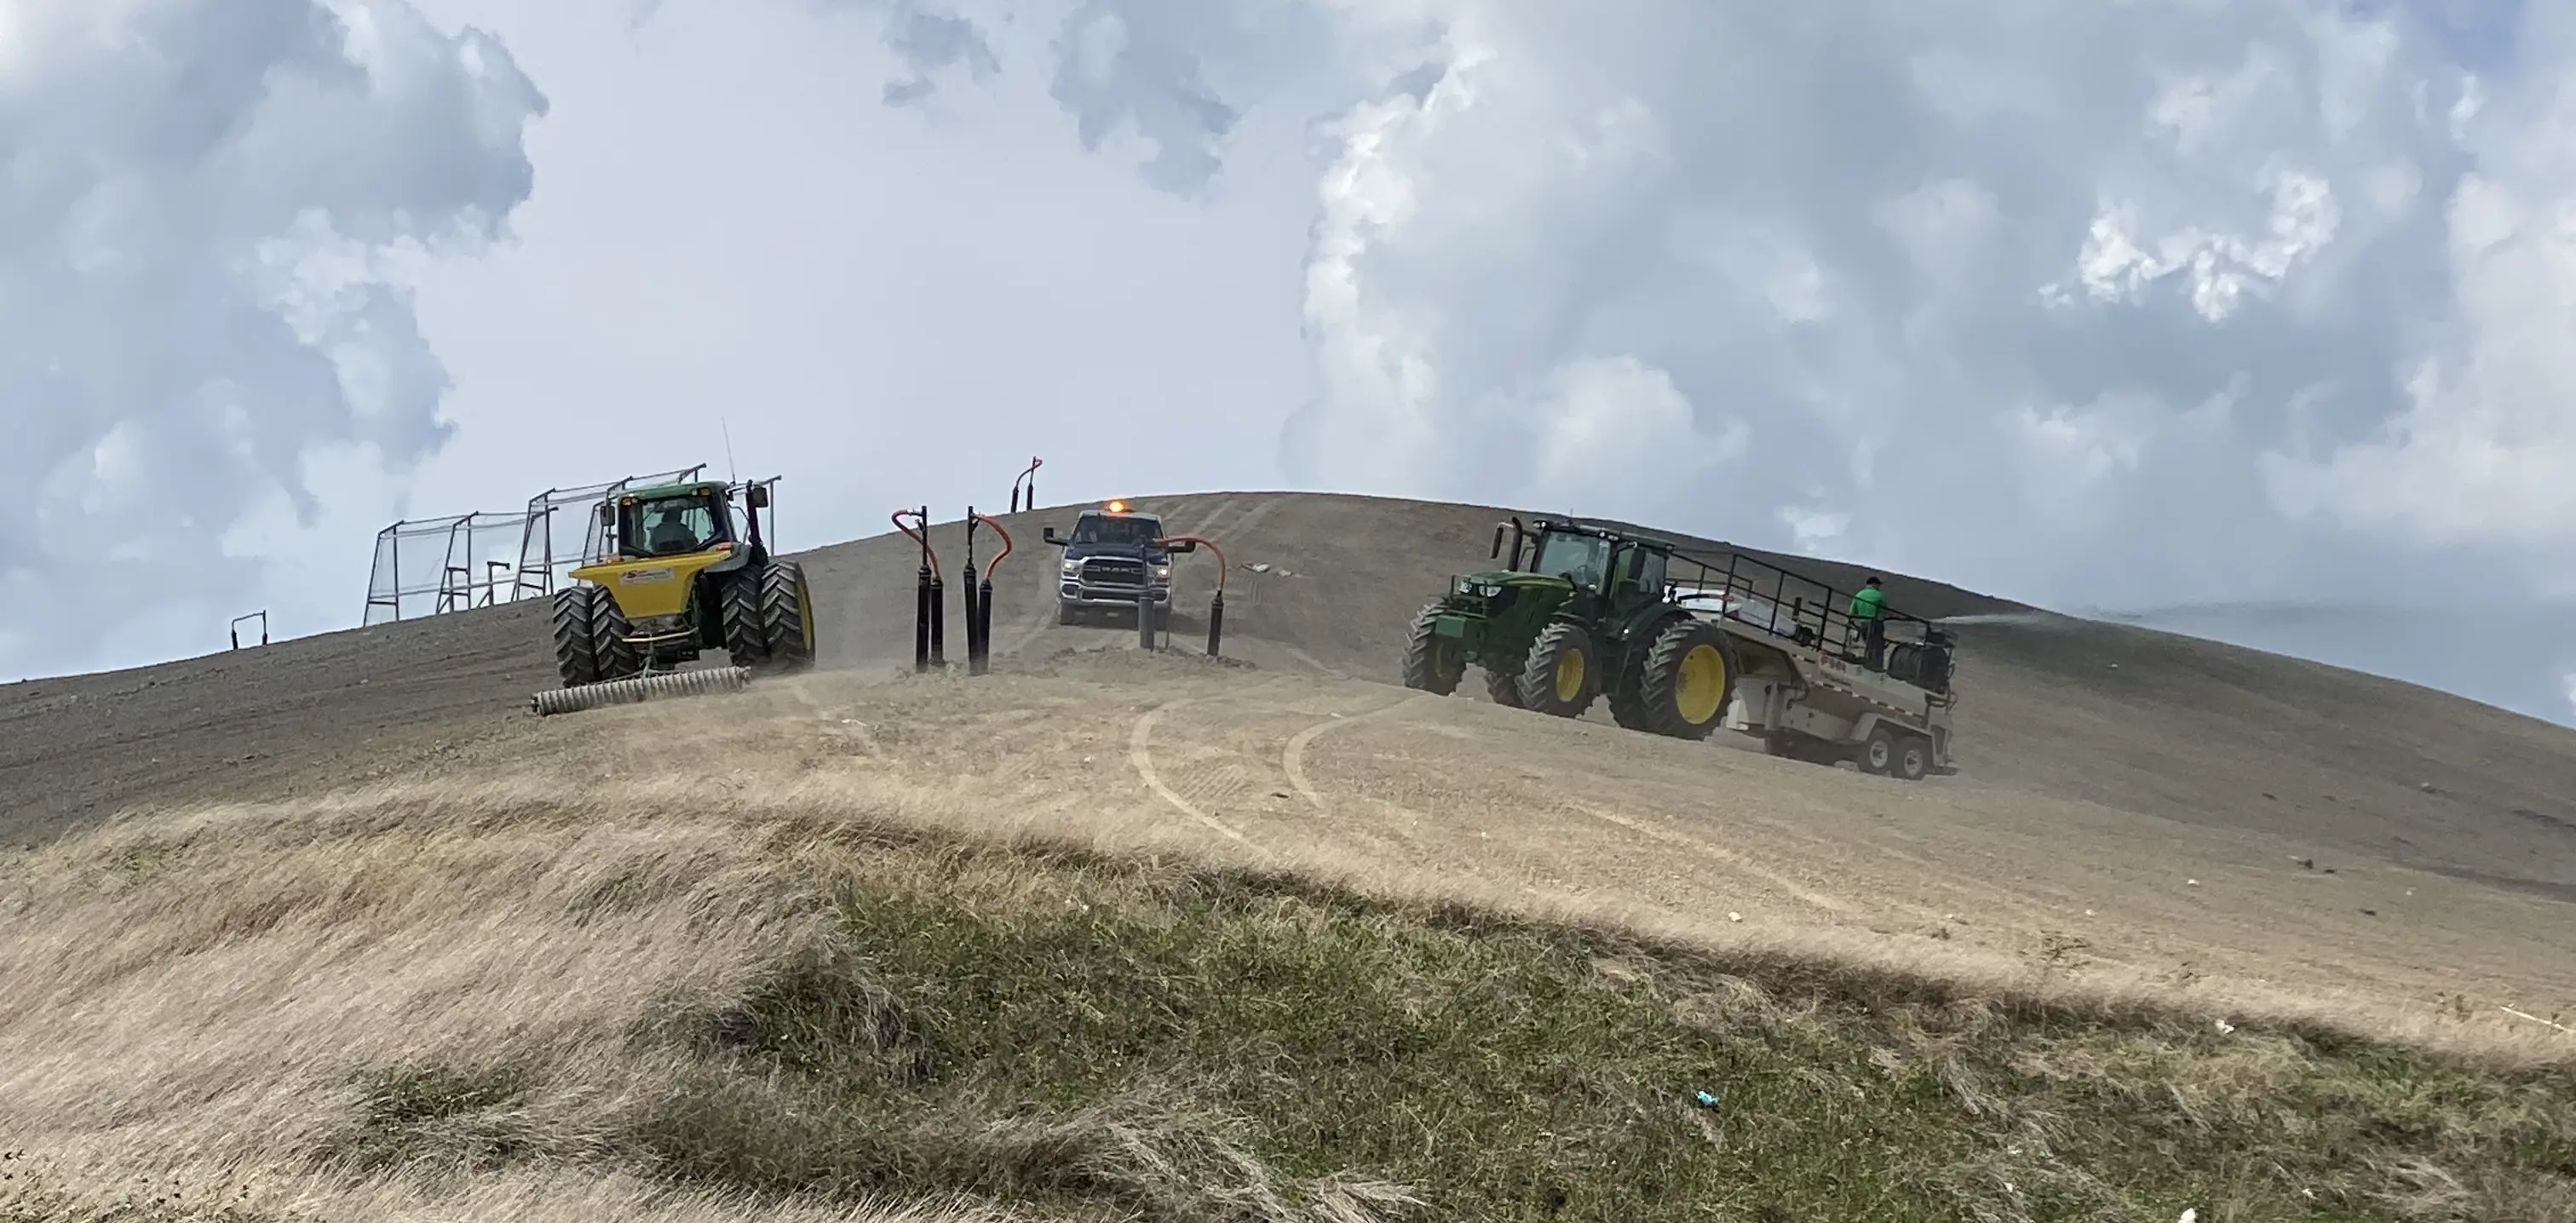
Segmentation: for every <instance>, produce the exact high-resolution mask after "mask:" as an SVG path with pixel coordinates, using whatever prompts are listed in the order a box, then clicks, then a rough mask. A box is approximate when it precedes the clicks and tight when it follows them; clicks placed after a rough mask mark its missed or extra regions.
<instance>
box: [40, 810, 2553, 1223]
mask: <svg viewBox="0 0 2576 1223" xmlns="http://www.w3.org/2000/svg"><path fill="white" fill-rule="evenodd" d="M947 801H949V802H951V803H955V802H959V801H971V796H968V797H967V798H966V799H960V798H957V797H955V796H952V797H951V798H950V799H948V800H947ZM925 814H927V815H928V816H930V817H932V818H930V819H929V820H927V821H925V819H924V818H923V817H924V816H925ZM966 818H969V817H966V816H963V815H960V814H959V812H958V811H956V810H953V809H948V810H941V809H939V802H938V800H935V799H933V798H929V797H925V796H922V795H920V794H916V793H908V792H907V793H901V794H897V793H894V792H886V793H881V794H875V795H873V796H872V795H871V793H870V792H869V791H868V790H867V789H866V788H865V787H863V786H855V785H853V784H851V783H848V782H846V781H843V782H840V783H836V788H816V789H807V790H799V789H797V788H796V787H794V786H792V785H788V786H781V787H779V788H777V789H774V790H770V789H763V788H761V787H757V786H752V787H743V788H739V789H737V788H734V787H731V786H726V785H707V786H698V785H694V784H683V783H678V782H669V783H663V782H643V781H639V782H632V783H624V784H608V785H595V786H588V787H583V788H580V789H577V790H576V789H570V788H566V787H563V786H559V785H553V784H542V783H537V782H528V781H512V780H507V779H502V780H482V781H473V782H463V781H442V782H430V783H420V784H410V785H400V786H387V787H383V788H380V789H376V790H372V791H367V792H363V793H355V794H348V795H343V796H339V797H336V798H332V799H328V800H321V801H314V802H308V803H297V804H282V805H276V806H263V807H228V808H221V809H213V810H206V811H200V812H195V813H190V814H186V815H180V816H162V817H154V818H149V819H144V820H138V821H133V822H129V823H125V824H122V825H119V826H116V827H112V828H110V829H107V830H103V831H100V832H97V833H93V834H89V835H86V836H83V837H80V838H77V839H74V840H70V841H65V842H61V843H58V844H55V845H53V846H50V847H47V848H45V849H42V850H40V851H36V852H33V853H20V854H15V855H13V856H12V857H11V859H10V860H8V861H7V862H5V863H0V880H6V882H5V883H0V924H5V927H6V928H7V929H8V930H9V932H10V936H11V937H10V940H9V941H8V943H7V944H6V945H5V947H0V1151H7V1152H10V1153H11V1157H10V1158H9V1159H7V1160H5V1161H0V1175H5V1176H6V1177H7V1179H5V1180H0V1220H7V1221H9V1223H17V1221H18V1220H32V1219H39V1218H41V1219H56V1218H64V1219H83V1218H96V1219H105V1218H111V1217H114V1218H129V1217H130V1218H138V1219H147V1218H168V1219H180V1218H202V1219H239V1220H245V1221H246V1220H252V1219H286V1218H305V1217H310V1218H331V1219H360V1218H365V1219H378V1218H390V1219H408V1218H424V1219H425V1218H433V1217H434V1218H439V1219H481V1218H487V1217H488V1218H495V1219H498V1218H510V1219H520V1220H546V1221H551V1220H577V1219H592V1218H599V1219H610V1218H615V1219H651V1220H664V1219H668V1220H675V1221H676V1220H695V1219H699V1218H715V1217H724V1218H754V1219H763V1220H767V1219H776V1220H781V1221H785V1220H803V1219H850V1220H866V1219H883V1220H895V1219H920V1220H925V1221H929V1220H982V1219H995V1220H999V1219H1080V1220H1088V1219H1112V1218H1150V1219H1168V1220H1229V1221H1231V1220H1282V1221H1284V1220H1317V1221H1330V1223H1366V1221H1369V1220H1377V1219H1395V1218H1409V1217H1432V1218H1454V1219H1490V1218H1523V1217H1528V1218H1542V1217H1559V1218H1597V1219H1635V1218H1647V1217H1654V1218H1711V1219H1740V1220H1769V1219H1807V1218H1883V1219H1891V1220H1894V1219H1903V1220H1909V1221H1910V1220H1921V1219H1943V1218H1955V1219H1979V1220H1985V1219H1995V1220H2012V1219H2033V1220H2036V1219H2077V1218H2081V1219H2088V1220H2089V1219H2141V1220H2147V1219H2154V1220H2159V1221H2162V1220H2170V1219H2172V1218H2174V1217H2175V1216H2176V1215H2178V1214H2179V1213H2180V1212H2181V1210H2182V1209H2183V1208H2185V1207H2196V1208H2198V1209H2199V1210H2200V1212H2201V1213H2200V1217H2201V1218H2202V1219H2203V1220H2218V1219H2240V1218H2258V1217H2259V1218H2300V1217H2313V1218H2319V1219H2323V1218H2338V1219H2355V1218H2380V1219H2409V1220H2433V1219H2454V1218H2458V1219H2469V1218H2474V1219H2480V1220H2507V1219H2535V1220H2576V1075H2571V1072H2570V1071H2569V1070H2567V1069H2566V1068H2564V1067H2551V1066H2527V1065H2526V1066H2515V1065H2507V1064H2502V1063H2492V1064H2484V1065H2481V1064H2476V1063H2472V1062H2468V1061H2463V1060H2459V1059H2453V1058H2444V1057H2436V1056H2433V1055H2430V1054H2425V1053H2419V1052H2408V1051H2405V1050H2402V1049H2399V1048H2396V1047H2390V1046H2380V1045H2373V1044H2368V1043H2364V1042H2359V1041H2356V1040H2353V1039H2351V1038H2349V1037H2346V1036H2342V1035H2337V1034H2335V1033H2332V1032H2329V1031H2325V1030H2322V1029H2316V1028H2310V1027H2303V1026H2300V1025H2295V1024H2291V1025H2279V1026H2265V1025H2257V1024H2241V1025H2240V1026H2239V1027H2238V1028H2237V1029H2236V1030H2234V1031H2231V1032H2224V1033H2222V1032H2220V1031H2218V1030H2216V1029H2215V1028H2214V1027H2212V1026H2211V1024H2210V1022H2209V1020H2208V1019H2207V1018H2206V1017H2194V1016H2187V1015H2180V1014H2168V1013H2161V1012H2158V1011H2156V1010H2154V1009H2152V1008H2149V1007H2145V1006H2142V1005H2138V1004H2136V1003H2134V1002H2118V1001H2112V1002H2105V1001H2100V1000H2098V999H2097V1000H2095V1001H2092V1002H2089V1003H2088V1002H2079V1001H2075V1000H2071V999H2054V1000H2051V999H2041V998H2036V997H2033V996H2030V995H2027V994H2010V993H1989V994H1982V995H1981V994H1976V993H1971V992H1968V991H1963V990H1961V989H1959V988H1957V987H1956V986H1943V985H1938V984H1934V983H1930V982H1927V981H1925V980H1922V979H1919V978H1912V977H1905V976H1899V975H1895V974H1890V973H1887V972H1884V971H1878V970H1865V969H1858V968H1851V967H1848V966H1844V967H1837V966H1834V965H1832V964H1829V963H1824V962H1819V961H1815V960H1812V959H1807V958H1802V957H1797V956H1790V955H1784V954H1769V953H1763V952H1759V951H1754V950H1744V949H1738V950H1735V951H1731V952H1725V953H1711V952H1708V951H1706V950H1704V949H1703V950H1691V949H1686V948H1680V947H1676V946H1670V945H1664V944H1660V943H1656V942H1652V941H1649V940H1646V939H1642V938H1639V937H1636V936H1635V935H1634V934H1632V933H1618V932H1607V931H1600V930H1587V929H1583V928H1578V927H1571V926H1563V925H1553V924H1548V923H1543V922H1537V921H1530V920H1522V919H1511V918H1504V917H1501V916H1498V915H1496V914H1494V913H1492V912H1489V911H1484V910H1479V909H1474V908H1468V907H1464V906H1458V905H1434V904H1397V903H1390V902H1383V901H1373V900H1367V899H1363V898H1361V897H1359V896H1356V895H1353V894H1349V893H1345V892H1340V891H1335V890H1332V889H1330V888H1327V887H1325V886H1322V885H1319V884H1315V883H1311V882H1300V881H1298V880H1296V879H1294V878H1290V877H1286V876H1278V877H1256V876H1250V875H1244V874H1240V873H1221V872H1211V871H1206V870H1199V869H1192V868H1189V867H1186V866H1180V865H1166V864H1155V863H1146V862H1136V861H1127V860H1120V859H1112V858H1108V857H1104V856H1100V855H1096V854H1092V853H1088V852H1081V851H1074V850H1044V849H1038V848H1033V847H1030V846H1027V845H1020V846H1007V845H997V844H995V843H993V842H992V841H989V840H987V841H960V840H955V839H948V838H941V837H935V836H925V835H921V834H919V833H917V832H914V831H907V830H906V829H909V828H913V827H915V826H917V825H919V824H921V823H923V822H942V821H948V822H955V821H958V820H962V819H966ZM1701 1090H1705V1091H1708V1092H1710V1093H1711V1094H1712V1095H1714V1096H1715V1097H1716V1098H1717V1101H1718V1104H1717V1107H1715V1108H1713V1109H1704V1108H1699V1107H1696V1106H1695V1105H1694V1104H1693V1093H1694V1092H1696V1091H1701Z"/></svg>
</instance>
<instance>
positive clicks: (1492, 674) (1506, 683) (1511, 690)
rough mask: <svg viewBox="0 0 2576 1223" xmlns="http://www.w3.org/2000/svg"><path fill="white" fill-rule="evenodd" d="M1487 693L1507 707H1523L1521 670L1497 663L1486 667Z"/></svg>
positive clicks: (1498, 703) (1496, 701)
mask: <svg viewBox="0 0 2576 1223" xmlns="http://www.w3.org/2000/svg"><path fill="white" fill-rule="evenodd" d="M1485 695H1486V696H1488V697H1491V698H1493V702H1494V703H1495V704H1497V705H1500V706H1502V707H1503V708H1505V709H1518V708H1520V707H1521V670H1520V668H1519V667H1515V666H1511V665H1509V664H1505V663H1497V664H1495V665H1493V666H1490V667H1487V668H1485Z"/></svg>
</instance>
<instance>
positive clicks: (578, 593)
mask: <svg viewBox="0 0 2576 1223" xmlns="http://www.w3.org/2000/svg"><path fill="white" fill-rule="evenodd" d="M604 593H606V592H604V591H602V590H601V589H600V588H598V587H596V586H592V585H588V584H583V585H579V586H566V587H564V588H563V589H561V590H558V591H556V592H555V605H554V639H555V671H556V673H557V674H559V675H561V676H562V677H563V686H564V687H566V688H578V687H580V686H582V685H583V684H595V683H598V682H599V654H598V651H597V650H595V649H593V648H592V645H591V641H592V638H591V635H590V601H591V599H592V598H593V597H594V596H597V595H600V594H604Z"/></svg>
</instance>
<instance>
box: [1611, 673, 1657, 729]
mask: <svg viewBox="0 0 2576 1223" xmlns="http://www.w3.org/2000/svg"><path fill="white" fill-rule="evenodd" d="M1632 657H1633V655H1632ZM1645 682H1646V677H1645V668H1644V666H1643V665H1642V664H1638V665H1632V666H1630V667H1629V668H1628V673H1627V674H1626V675H1622V676H1620V677H1619V682H1618V683H1616V684H1613V685H1611V687H1610V691H1609V692H1608V693H1607V694H1606V695H1607V696H1608V697H1609V698H1610V720H1611V721H1613V722H1616V723H1618V724H1619V725H1620V726H1621V727H1623V728H1625V729H1628V730H1649V729H1652V728H1651V727H1650V726H1648V724H1647V721H1646V694H1645V692H1644V691H1643V688H1644V686H1645Z"/></svg>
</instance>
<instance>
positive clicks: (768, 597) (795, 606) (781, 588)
mask: <svg viewBox="0 0 2576 1223" xmlns="http://www.w3.org/2000/svg"><path fill="white" fill-rule="evenodd" d="M760 632H761V640H762V644H763V646H764V647H765V652H766V653H767V654H768V658H769V662H770V665H772V666H774V667H776V668H777V669H779V670H781V671H793V670H798V669H800V668H803V667H808V666H811V665H813V662H814V597H813V596H812V595H811V594H809V593H807V591H806V589H805V567H804V566H803V565H800V564H797V563H796V562H794V561H771V562H769V566H768V568H767V569H766V570H765V571H763V572H762V573H761V575H760Z"/></svg>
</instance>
